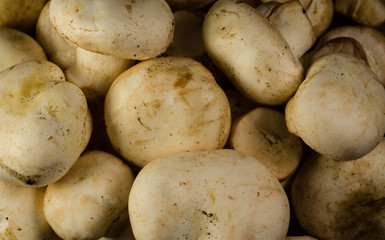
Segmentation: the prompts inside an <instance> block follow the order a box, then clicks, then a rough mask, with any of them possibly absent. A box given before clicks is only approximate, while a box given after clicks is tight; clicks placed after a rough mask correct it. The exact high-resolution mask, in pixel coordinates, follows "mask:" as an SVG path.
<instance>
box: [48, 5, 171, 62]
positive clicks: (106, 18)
mask: <svg viewBox="0 0 385 240" xmlns="http://www.w3.org/2000/svg"><path fill="white" fill-rule="evenodd" d="M49 12H50V13H49V15H50V19H51V24H52V26H53V27H54V28H55V29H56V30H57V31H58V32H59V33H60V35H62V36H63V37H65V38H67V39H69V40H70V41H72V42H74V43H75V44H76V45H78V46H79V47H81V48H83V49H86V50H89V51H92V52H97V53H101V54H106V55H111V56H115V57H120V58H126V59H137V60H144V59H149V58H153V57H156V56H158V55H160V54H161V53H163V52H164V51H166V48H167V47H168V46H169V45H170V43H171V41H172V38H173V33H174V17H173V14H172V11H171V9H170V7H169V5H168V4H167V2H166V1H165V0H145V1H144V0H137V1H131V0H113V1H103V0H97V1H91V0H51V5H50V10H49ZM111 16H113V17H111Z"/></svg>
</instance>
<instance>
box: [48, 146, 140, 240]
mask: <svg viewBox="0 0 385 240" xmlns="http://www.w3.org/2000/svg"><path fill="white" fill-rule="evenodd" d="M133 181H134V176H133V173H132V171H131V169H130V168H129V167H128V166H127V165H126V164H124V163H123V161H122V160H121V159H119V158H118V157H116V156H114V155H112V154H109V153H106V152H102V151H90V152H86V153H84V154H83V155H82V156H80V158H79V159H78V160H77V161H76V163H75V164H74V165H73V167H72V168H71V169H70V170H69V171H68V173H67V174H66V175H65V176H64V177H63V178H61V179H60V180H59V181H57V182H55V183H52V184H49V185H48V186H47V190H46V193H45V196H44V214H45V216H46V218H47V221H48V222H49V224H50V225H51V226H52V228H53V230H54V231H55V232H56V233H57V234H58V236H60V237H61V238H63V239H99V238H101V237H102V236H103V235H104V234H105V233H106V231H107V229H108V228H109V226H110V225H111V224H112V223H113V222H114V221H116V220H118V219H119V217H120V215H121V214H122V212H127V211H128V209H127V208H128V195H129V192H130V189H131V186H132V183H133Z"/></svg>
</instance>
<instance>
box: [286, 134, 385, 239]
mask: <svg viewBox="0 0 385 240" xmlns="http://www.w3.org/2000/svg"><path fill="white" fill-rule="evenodd" d="M384 152H385V140H384V139H382V141H381V142H380V144H379V145H378V146H377V147H376V148H375V149H374V150H373V151H371V152H370V153H369V154H367V155H365V156H364V157H362V158H360V159H357V160H352V161H335V160H332V159H330V158H327V157H326V156H323V155H321V154H317V153H315V152H312V153H310V155H309V156H308V157H307V158H306V159H304V161H303V164H302V165H301V167H300V168H299V170H298V172H297V174H296V177H295V179H294V181H293V183H292V186H291V193H290V196H291V202H292V206H293V209H294V212H295V215H296V217H297V219H298V221H299V223H300V224H301V226H302V227H303V229H304V230H305V231H306V232H307V233H308V234H310V235H312V236H314V237H316V238H319V239H341V240H345V239H346V240H348V239H349V240H350V239H382V238H383V236H384V235H385V229H384V224H385V220H384V211H383V209H384V207H385V203H384V199H385V193H384V191H383V189H384V188H385V175H384V171H385V169H384V161H385V158H384V156H385V155H384Z"/></svg>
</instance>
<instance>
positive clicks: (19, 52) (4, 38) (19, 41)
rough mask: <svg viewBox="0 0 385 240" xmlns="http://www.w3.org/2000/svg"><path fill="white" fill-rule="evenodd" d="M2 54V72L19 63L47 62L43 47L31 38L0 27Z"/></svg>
mask: <svg viewBox="0 0 385 240" xmlns="http://www.w3.org/2000/svg"><path fill="white" fill-rule="evenodd" d="M0 53H1V61H0V72H1V71H3V70H4V69H7V68H9V67H11V66H13V65H16V64H18V63H22V62H26V61H30V60H47V57H46V55H45V53H44V51H43V49H42V47H41V46H40V45H39V43H37V42H36V41H35V40H34V39H33V38H32V37H31V36H29V35H28V34H26V33H24V32H21V31H19V30H16V29H13V28H8V27H0Z"/></svg>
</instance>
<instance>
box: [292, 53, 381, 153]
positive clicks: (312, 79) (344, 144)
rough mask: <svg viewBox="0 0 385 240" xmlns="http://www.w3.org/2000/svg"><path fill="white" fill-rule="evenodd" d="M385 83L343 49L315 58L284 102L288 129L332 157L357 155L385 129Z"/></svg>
mask: <svg viewBox="0 0 385 240" xmlns="http://www.w3.org/2000/svg"><path fill="white" fill-rule="evenodd" d="M384 112H385V89H384V87H383V86H382V85H381V83H380V81H379V78H378V77H377V76H376V75H375V74H374V73H373V71H372V70H371V69H370V68H369V67H368V66H367V65H366V64H365V63H363V62H361V61H360V60H359V59H357V58H355V57H353V56H351V55H348V54H344V53H332V54H328V55H325V56H323V57H321V58H318V59H317V60H316V61H315V62H314V63H313V64H312V65H311V66H310V68H309V70H308V71H307V75H306V79H305V81H304V82H303V83H302V84H301V86H300V87H299V89H298V91H297V92H296V94H295V95H294V97H293V98H291V99H290V101H289V102H288V103H287V105H286V108H285V117H286V124H287V127H288V129H289V131H290V132H291V133H293V134H295V135H297V136H299V137H301V138H302V140H303V141H304V142H305V143H306V144H307V145H308V146H309V147H311V148H312V149H313V150H315V151H317V152H319V153H321V154H324V155H326V156H328V157H330V158H332V159H336V160H352V159H357V158H360V157H362V156H364V155H366V154H368V153H369V152H370V151H372V150H373V149H374V148H375V147H376V146H377V144H378V143H379V142H380V140H381V139H382V137H383V135H384V133H385V124H384V122H385V115H384Z"/></svg>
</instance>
